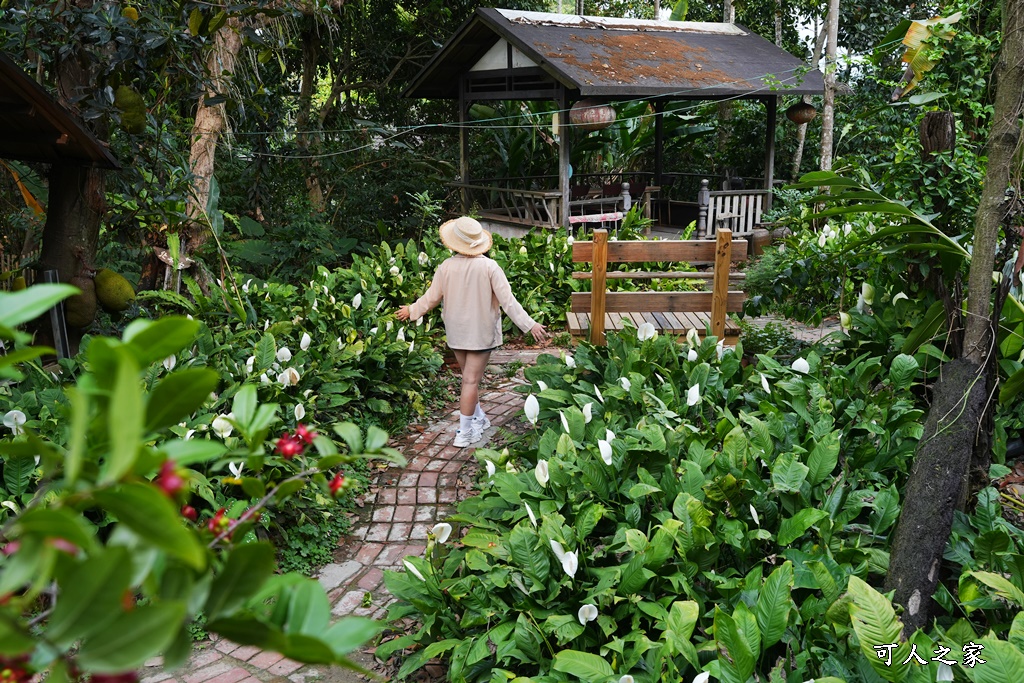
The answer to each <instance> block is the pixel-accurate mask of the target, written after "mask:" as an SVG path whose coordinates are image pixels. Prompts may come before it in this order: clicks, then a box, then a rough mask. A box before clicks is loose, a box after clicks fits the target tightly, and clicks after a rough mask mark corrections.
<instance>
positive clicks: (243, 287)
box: [242, 278, 252, 294]
mask: <svg viewBox="0 0 1024 683" xmlns="http://www.w3.org/2000/svg"><path fill="white" fill-rule="evenodd" d="M250 282H252V278H249V279H248V280H246V281H245V284H244V285H242V291H243V292H245V293H246V294H248V293H249V283H250Z"/></svg>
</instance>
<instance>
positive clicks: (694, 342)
mask: <svg viewBox="0 0 1024 683" xmlns="http://www.w3.org/2000/svg"><path fill="white" fill-rule="evenodd" d="M686 343H687V344H689V345H690V348H693V347H695V346H700V337H699V336H697V328H696V327H691V328H690V329H688V330H687V331H686Z"/></svg>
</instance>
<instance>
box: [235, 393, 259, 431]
mask: <svg viewBox="0 0 1024 683" xmlns="http://www.w3.org/2000/svg"><path fill="white" fill-rule="evenodd" d="M257 403H259V400H258V398H257V396H256V387H255V386H254V385H252V384H246V385H244V386H243V387H242V388H241V389H239V390H238V392H236V393H235V397H234V399H233V400H232V401H231V413H232V415H234V416H235V422H237V423H238V424H240V425H242V429H248V427H249V424H250V423H251V422H252V419H253V418H254V417H255V416H256V405H257Z"/></svg>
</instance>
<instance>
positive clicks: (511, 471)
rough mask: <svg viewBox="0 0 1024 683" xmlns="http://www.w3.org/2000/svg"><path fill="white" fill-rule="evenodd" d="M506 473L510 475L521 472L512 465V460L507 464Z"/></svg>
mask: <svg viewBox="0 0 1024 683" xmlns="http://www.w3.org/2000/svg"><path fill="white" fill-rule="evenodd" d="M505 471H506V472H508V473H509V474H519V470H517V469H516V466H515V465H513V464H512V461H511V460H509V461H508V462H506V463H505Z"/></svg>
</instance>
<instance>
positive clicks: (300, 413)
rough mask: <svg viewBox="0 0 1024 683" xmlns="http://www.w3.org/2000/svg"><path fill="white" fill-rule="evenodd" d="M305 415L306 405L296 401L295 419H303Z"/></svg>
mask: <svg viewBox="0 0 1024 683" xmlns="http://www.w3.org/2000/svg"><path fill="white" fill-rule="evenodd" d="M304 417H306V407H305V406H304V405H302V404H301V403H296V404H295V419H296V420H301V419H302V418H304Z"/></svg>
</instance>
